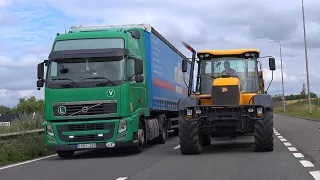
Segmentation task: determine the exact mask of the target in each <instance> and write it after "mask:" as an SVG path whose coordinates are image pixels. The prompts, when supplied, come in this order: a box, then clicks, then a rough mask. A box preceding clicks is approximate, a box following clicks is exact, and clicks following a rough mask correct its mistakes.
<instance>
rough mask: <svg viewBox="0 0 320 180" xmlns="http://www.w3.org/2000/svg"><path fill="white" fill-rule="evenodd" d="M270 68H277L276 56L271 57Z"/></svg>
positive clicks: (272, 69)
mask: <svg viewBox="0 0 320 180" xmlns="http://www.w3.org/2000/svg"><path fill="white" fill-rule="evenodd" d="M269 69H270V70H271V71H274V70H276V60H275V59H274V58H269Z"/></svg>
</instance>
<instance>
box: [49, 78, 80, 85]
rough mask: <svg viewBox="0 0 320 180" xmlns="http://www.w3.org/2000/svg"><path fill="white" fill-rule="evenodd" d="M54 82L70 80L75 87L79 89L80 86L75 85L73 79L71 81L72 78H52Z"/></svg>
mask: <svg viewBox="0 0 320 180" xmlns="http://www.w3.org/2000/svg"><path fill="white" fill-rule="evenodd" d="M51 79H52V80H69V81H71V82H72V83H73V84H74V85H76V86H78V87H79V85H78V84H77V83H75V82H74V81H73V80H72V79H70V78H51Z"/></svg>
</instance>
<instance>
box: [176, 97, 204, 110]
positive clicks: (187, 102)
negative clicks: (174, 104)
mask: <svg viewBox="0 0 320 180" xmlns="http://www.w3.org/2000/svg"><path fill="white" fill-rule="evenodd" d="M198 102H199V99H197V98H195V97H185V98H182V99H179V101H178V110H179V111H183V110H184V109H185V108H186V107H190V106H196V105H198Z"/></svg>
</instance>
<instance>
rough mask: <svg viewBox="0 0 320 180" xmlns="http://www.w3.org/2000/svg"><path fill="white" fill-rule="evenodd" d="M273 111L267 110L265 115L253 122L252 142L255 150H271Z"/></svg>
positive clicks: (272, 143)
mask: <svg viewBox="0 0 320 180" xmlns="http://www.w3.org/2000/svg"><path fill="white" fill-rule="evenodd" d="M273 139H274V138H273V112H272V110H267V111H266V114H265V117H264V118H263V119H261V120H256V121H255V123H254V144H255V151H256V152H268V151H273V146H274V142H273Z"/></svg>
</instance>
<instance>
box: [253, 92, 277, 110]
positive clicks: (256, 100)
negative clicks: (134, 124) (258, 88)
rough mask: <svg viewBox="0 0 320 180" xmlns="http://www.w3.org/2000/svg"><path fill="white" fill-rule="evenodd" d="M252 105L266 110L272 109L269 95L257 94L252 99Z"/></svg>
mask: <svg viewBox="0 0 320 180" xmlns="http://www.w3.org/2000/svg"><path fill="white" fill-rule="evenodd" d="M252 100H253V104H254V105H261V106H263V107H265V108H268V109H273V100H272V97H271V96H270V95H269V94H258V95H255V96H253V98H252Z"/></svg>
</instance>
